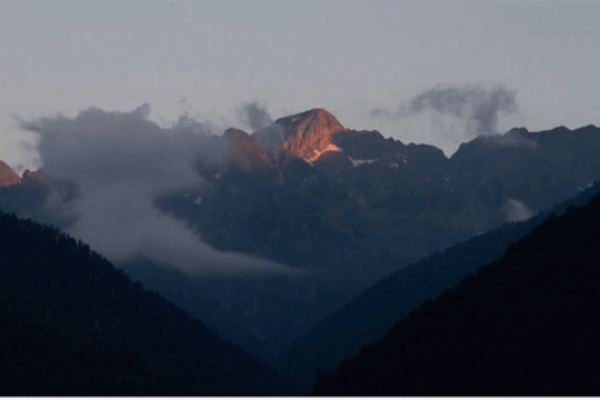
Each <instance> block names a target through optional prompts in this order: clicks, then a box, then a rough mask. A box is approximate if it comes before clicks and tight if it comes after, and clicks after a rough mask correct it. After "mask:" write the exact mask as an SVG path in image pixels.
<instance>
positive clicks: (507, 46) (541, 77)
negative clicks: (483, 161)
mask: <svg viewBox="0 0 600 400" xmlns="http://www.w3.org/2000/svg"><path fill="white" fill-rule="evenodd" d="M599 17H600V3H599V2H571V1H568V2H567V1H561V2H430V1H427V2H375V1H362V2H351V1H335V2H334V1H332V2H317V1H310V2H300V1H276V2H267V1H261V2H253V1H243V2H183V1H168V2H166V1H165V2H154V3H152V2H138V1H127V2H117V1H111V2H96V1H79V2H50V1H41V2H35V3H29V2H22V1H18V2H17V1H14V2H13V1H8V2H0V159H3V160H5V161H6V162H8V163H9V164H10V165H12V166H13V167H16V168H19V169H21V168H20V167H19V164H22V166H23V167H31V166H32V164H34V162H33V161H32V159H33V158H35V157H36V155H35V152H32V151H27V150H26V149H25V148H23V146H21V145H20V144H19V143H20V142H21V141H22V140H26V141H29V142H31V141H32V140H33V138H34V136H33V135H32V134H24V133H23V132H22V131H20V130H18V129H17V125H18V124H17V123H15V122H14V120H13V119H12V117H11V115H13V114H16V115H19V116H21V117H24V118H25V119H29V118H37V117H41V116H48V115H52V114H55V113H56V112H62V113H63V114H65V115H66V116H69V117H74V116H76V115H77V114H78V113H79V111H80V110H82V109H87V108H89V107H98V108H101V109H103V110H107V111H127V112H130V111H132V110H134V109H135V108H137V107H139V106H140V105H142V104H144V103H149V104H150V105H151V115H150V118H151V119H152V120H154V121H157V122H159V123H160V124H163V125H165V124H166V125H167V126H168V125H170V123H171V122H174V121H175V120H176V119H177V117H178V116H179V115H180V114H182V113H187V115H189V116H190V117H195V118H198V119H200V120H211V121H212V123H213V124H214V126H217V127H219V128H220V127H221V126H223V127H226V126H228V125H230V124H231V125H238V126H239V125H240V122H239V121H238V119H237V117H238V114H239V109H240V107H242V106H243V104H251V103H253V102H255V101H257V102H258V104H260V105H266V108H267V111H268V112H269V115H270V116H271V117H272V118H274V119H275V118H279V117H281V116H283V115H286V114H290V113H296V112H300V111H303V110H306V109H309V108H313V107H323V108H326V109H328V110H329V111H331V112H333V113H334V114H335V115H336V116H337V117H338V119H339V120H340V122H341V123H342V124H343V125H345V126H347V127H350V128H357V129H362V128H369V129H379V130H380V131H381V132H382V133H383V134H384V136H393V137H395V138H397V139H401V140H403V141H404V142H424V143H433V144H435V145H438V146H440V147H442V148H443V149H444V150H445V151H446V152H447V154H448V153H450V152H452V151H453V150H454V149H455V148H456V147H457V145H458V142H460V141H461V140H464V139H465V137H464V136H463V135H462V130H464V126H463V125H461V123H462V122H461V121H460V120H457V119H456V118H455V119H452V118H451V117H447V116H439V115H427V114H426V113H425V114H419V115H418V116H415V117H413V118H401V119H390V118H383V117H381V116H380V117H377V118H376V117H371V116H370V115H369V112H370V111H371V110H372V109H375V108H382V109H387V110H395V109H398V107H399V105H400V104H403V103H405V102H407V101H410V99H412V98H413V97H414V96H416V95H418V94H419V93H422V92H425V91H427V90H430V89H432V88H434V87H435V86H436V85H438V84H442V85H456V86H465V85H466V86H468V85H482V86H486V87H494V86H495V85H503V86H504V87H506V88H507V89H508V90H512V91H515V93H516V95H515V99H516V102H517V103H518V106H519V113H518V114H511V115H509V116H500V117H499V120H498V130H499V131H503V130H507V129H509V128H511V127H512V126H514V125H518V126H526V127H527V128H528V129H530V130H540V129H546V128H552V127H554V126H557V125H565V126H567V127H570V128H575V127H579V126H582V125H587V124H596V125H598V124H600V117H599V115H598V110H600V91H599V90H598V88H599V87H600V75H599V74H598V72H597V63H598V60H600V47H599V46H598V43H600V24H598V18H599ZM240 127H243V126H240Z"/></svg>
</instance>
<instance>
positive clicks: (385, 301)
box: [276, 184, 600, 385]
mask: <svg viewBox="0 0 600 400" xmlns="http://www.w3.org/2000/svg"><path fill="white" fill-rule="evenodd" d="M599 192H600V184H595V185H594V186H592V187H590V188H588V189H586V190H585V191H583V192H581V193H580V194H579V195H578V196H576V197H574V198H572V199H570V200H568V201H566V202H564V203H562V204H560V205H558V206H556V207H554V208H553V209H552V210H550V211H548V212H544V213H541V214H539V215H537V216H535V217H533V218H531V219H529V220H527V221H523V222H516V223H511V224H508V225H506V226H504V227H502V228H500V229H496V230H492V231H490V232H487V233H484V234H482V235H480V236H476V237H474V238H472V239H470V240H468V241H466V242H464V243H460V244H457V245H455V246H452V247H450V248H448V249H447V250H445V251H443V252H441V253H436V254H433V255H431V256H429V257H427V258H425V259H423V260H421V261H419V262H417V263H414V264H411V265H409V266H408V267H406V268H404V269H401V270H399V271H397V272H395V273H393V274H390V275H389V276H387V277H386V278H384V279H382V280H380V281H379V282H377V283H376V284H375V285H373V286H372V287H370V288H368V289H367V290H365V291H364V292H363V293H362V294H361V295H360V296H358V297H356V298H355V299H354V300H352V301H351V302H350V303H349V304H347V305H346V306H344V307H343V308H341V309H340V310H338V311H337V312H335V313H333V314H332V315H330V316H328V317H327V318H325V319H324V320H323V321H321V322H320V323H319V324H318V325H317V326H315V327H314V328H313V329H312V330H310V331H309V332H308V333H306V334H305V335H303V336H301V337H300V338H299V339H298V340H296V341H295V342H294V344H293V345H292V346H290V348H289V350H288V351H287V352H286V353H285V354H284V355H283V356H282V357H281V358H280V359H279V360H277V362H276V366H277V367H278V368H279V369H280V370H282V371H283V372H285V373H286V374H288V375H289V376H292V377H294V378H295V379H296V380H298V382H299V383H301V384H302V385H312V384H313V383H314V381H313V379H314V377H315V373H316V371H317V370H318V368H321V369H323V370H324V371H333V370H334V369H335V368H337V367H338V366H339V365H340V363H341V362H342V361H343V360H344V359H346V358H349V357H353V356H355V355H357V354H358V352H359V351H360V349H361V348H362V347H363V346H365V345H366V344H368V343H371V342H374V341H376V340H379V339H381V338H382V337H383V336H384V335H385V334H386V333H387V332H388V331H389V330H390V329H391V328H392V326H393V325H394V324H395V323H396V322H398V321H399V320H400V319H402V318H403V317H405V316H406V315H408V313H409V312H410V311H412V310H413V309H414V308H415V307H417V306H418V305H420V304H421V303H423V302H425V301H426V300H432V299H434V298H436V297H437V296H439V295H441V294H442V293H443V292H444V290H446V289H449V288H450V287H452V286H453V285H455V284H456V283H457V282H458V281H459V280H460V279H461V278H463V277H464V276H465V275H467V274H469V273H473V272H475V271H476V270H477V269H479V268H480V267H481V266H482V265H485V264H488V263H490V262H492V261H496V260H498V259H500V258H501V257H502V256H503V255H504V252H505V251H506V249H507V248H508V247H509V246H510V245H511V244H512V243H514V242H516V241H517V240H519V239H520V238H522V237H523V236H525V235H526V234H528V233H529V232H531V231H532V230H533V228H535V227H536V226H537V225H539V224H540V223H542V222H543V221H544V220H545V219H546V218H547V217H548V216H549V215H552V214H562V213H563V212H564V211H565V210H566V209H567V208H568V207H570V206H573V205H575V206H581V205H584V204H586V203H588V202H589V201H590V200H591V199H592V198H593V197H594V196H595V195H597V194H598V193H599Z"/></svg>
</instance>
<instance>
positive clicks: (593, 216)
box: [314, 196, 600, 396]
mask: <svg viewBox="0 0 600 400" xmlns="http://www.w3.org/2000/svg"><path fill="white" fill-rule="evenodd" d="M599 225H600V196H596V197H594V198H593V199H592V200H591V202H590V203H589V204H588V205H586V206H583V207H580V208H570V209H568V210H567V211H566V212H565V213H564V214H563V215H562V216H560V217H557V216H551V217H549V218H548V219H547V220H545V221H544V222H543V223H542V224H541V225H539V226H538V227H536V228H535V229H534V230H533V231H532V232H531V233H530V234H528V235H527V236H525V237H524V238H522V239H521V240H519V241H518V242H517V243H516V244H513V245H512V246H510V247H509V249H508V250H507V252H506V254H505V255H504V256H503V257H502V259H501V260H499V261H497V262H493V263H491V264H489V265H487V266H485V267H483V268H481V269H480V270H479V271H478V272H477V273H475V274H474V275H471V276H469V277H467V278H465V279H463V280H462V281H460V282H459V283H458V284H457V285H456V286H455V287H454V288H452V289H451V290H448V291H447V292H445V293H444V294H443V295H442V296H440V297H439V298H437V299H436V300H434V301H428V302H426V303H425V304H423V305H422V306H420V307H419V308H417V309H416V310H415V311H413V312H412V313H411V314H410V315H409V316H408V317H407V318H405V319H403V320H402V321H400V322H398V323H397V324H396V325H394V327H393V328H392V330H391V331H390V332H389V333H388V334H387V335H386V336H385V337H384V338H383V339H381V340H380V341H378V342H376V343H375V344H372V345H369V346H366V347H365V348H364V349H363V350H361V352H360V354H359V355H358V356H357V357H355V358H352V359H350V360H347V361H345V362H344V363H343V364H342V366H341V367H340V368H339V369H338V370H337V371H336V372H334V373H332V374H322V375H321V377H320V378H319V379H318V381H317V383H316V385H315V388H314V393H315V394H320V395H454V396H457V395H460V396H465V395H537V396H539V395H545V396H548V395H561V396H565V395H598V393H600V375H599V374H598V371H600V330H599V329H598V320H599V318H600V267H599V261H598V260H600V229H598V226H599Z"/></svg>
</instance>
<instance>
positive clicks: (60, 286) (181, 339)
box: [0, 213, 296, 396]
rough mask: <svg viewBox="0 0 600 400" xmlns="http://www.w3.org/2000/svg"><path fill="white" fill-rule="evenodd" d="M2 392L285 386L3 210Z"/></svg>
mask: <svg viewBox="0 0 600 400" xmlns="http://www.w3.org/2000/svg"><path fill="white" fill-rule="evenodd" d="M0 370H2V371H3V373H2V374H0V393H2V394H3V395H36V396H50V395H78V396H82V395H86V396H90V395H93V396H98V395H113V396H114V395H121V396H122V395H145V396H150V395H169V396H174V395H284V394H293V393H295V390H296V389H295V386H294V385H293V383H291V381H289V380H287V379H285V378H283V377H282V376H280V375H278V374H277V373H275V372H273V371H272V370H271V369H270V368H269V367H267V366H266V365H265V364H263V363H261V362H259V361H258V360H256V359H255V358H253V357H251V356H249V355H248V354H246V353H244V352H243V351H241V350H240V349H238V348H236V347H234V346H232V345H230V344H228V343H226V342H224V341H223V340H221V339H220V338H219V337H218V336H217V335H216V334H214V333H213V332H212V331H210V330H209V329H207V328H205V327H204V326H203V325H202V324H201V323H199V322H198V321H196V320H194V319H192V318H191V317H190V316H189V315H188V314H187V313H186V312H184V311H182V310H180V309H179V308H177V307H175V306H174V305H173V304H172V303H170V302H168V301H166V300H164V299H163V298H162V297H161V296H160V295H158V294H157V293H154V292H148V291H146V290H144V289H143V288H142V286H141V285H140V284H139V283H134V282H132V281H131V280H130V279H129V278H128V277H127V276H126V275H125V273H123V271H121V270H117V269H115V268H114V267H113V266H112V265H111V264H110V263H109V262H108V261H106V260H105V259H104V258H103V257H101V256H100V255H98V254H97V253H95V252H93V251H91V250H90V248H89V246H87V245H85V244H83V243H81V242H77V241H75V240H74V239H72V238H70V237H68V236H67V235H65V234H64V233H61V232H60V231H58V230H56V229H55V228H52V227H49V226H43V225H39V224H37V223H34V222H32V221H29V220H21V219H18V218H16V217H15V216H12V215H7V214H4V213H0Z"/></svg>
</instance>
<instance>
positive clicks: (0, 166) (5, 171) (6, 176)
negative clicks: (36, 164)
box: [0, 160, 21, 188]
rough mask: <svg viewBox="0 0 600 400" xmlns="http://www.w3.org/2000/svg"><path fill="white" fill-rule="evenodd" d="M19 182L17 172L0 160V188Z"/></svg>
mask: <svg viewBox="0 0 600 400" xmlns="http://www.w3.org/2000/svg"><path fill="white" fill-rule="evenodd" d="M19 183H21V178H20V177H19V175H17V173H16V172H15V171H14V170H13V169H12V168H11V167H9V166H8V164H6V163H5V162H4V161H1V160H0V188H3V187H8V186H13V185H17V184H19Z"/></svg>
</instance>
